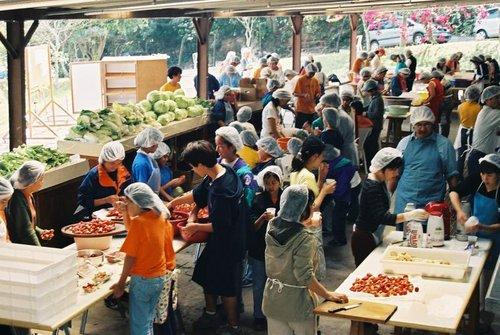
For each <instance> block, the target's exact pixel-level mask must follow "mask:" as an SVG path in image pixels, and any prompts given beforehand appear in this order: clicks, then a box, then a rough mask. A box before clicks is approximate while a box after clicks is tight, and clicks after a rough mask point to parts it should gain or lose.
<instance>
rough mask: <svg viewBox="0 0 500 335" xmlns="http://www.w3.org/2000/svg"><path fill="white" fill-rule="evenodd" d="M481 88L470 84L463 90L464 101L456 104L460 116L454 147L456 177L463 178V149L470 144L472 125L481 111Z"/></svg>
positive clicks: (472, 131)
mask: <svg viewBox="0 0 500 335" xmlns="http://www.w3.org/2000/svg"><path fill="white" fill-rule="evenodd" d="M480 98H481V90H480V89H479V87H477V86H476V85H471V86H469V87H467V89H466V90H465V101H464V102H462V103H461V104H460V105H458V108H457V112H458V116H459V118H460V126H459V127H458V131H457V136H456V138H455V143H454V147H455V149H456V150H457V157H458V159H457V168H458V177H459V178H460V179H462V178H463V175H464V165H465V151H466V150H467V149H468V147H469V146H470V145H471V144H472V138H473V133H474V125H475V124H476V119H477V116H478V114H479V112H480V111H481V105H480V104H479V99H480Z"/></svg>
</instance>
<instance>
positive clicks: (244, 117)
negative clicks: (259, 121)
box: [236, 106, 253, 122]
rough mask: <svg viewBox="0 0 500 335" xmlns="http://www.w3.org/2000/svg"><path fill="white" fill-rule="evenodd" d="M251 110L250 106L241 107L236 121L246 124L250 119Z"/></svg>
mask: <svg viewBox="0 0 500 335" xmlns="http://www.w3.org/2000/svg"><path fill="white" fill-rule="evenodd" d="M252 113H253V111H252V108H251V107H250V106H243V107H241V108H240V109H239V110H238V113H237V114H236V119H237V120H238V121H240V122H248V121H250V119H251V118H252Z"/></svg>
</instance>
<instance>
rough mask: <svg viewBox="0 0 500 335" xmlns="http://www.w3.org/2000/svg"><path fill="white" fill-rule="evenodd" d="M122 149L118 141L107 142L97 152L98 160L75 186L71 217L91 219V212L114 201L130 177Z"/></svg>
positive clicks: (121, 192) (106, 206) (129, 182)
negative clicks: (74, 204)
mask: <svg viewBox="0 0 500 335" xmlns="http://www.w3.org/2000/svg"><path fill="white" fill-rule="evenodd" d="M124 159H125V149H124V148H123V145H122V144H121V143H120V142H118V141H113V142H109V143H106V144H105V145H104V146H103V147H102V149H101V153H100V154H99V164H98V165H97V166H95V167H93V168H92V169H90V171H89V172H87V175H86V176H85V178H84V179H83V181H82V183H81V184H80V187H79V188H78V195H77V208H76V210H75V213H74V214H73V221H75V222H77V221H82V220H84V219H90V218H91V217H92V213H93V212H95V211H98V210H100V209H102V208H109V207H112V206H114V205H115V203H116V202H117V201H118V200H119V197H120V196H121V195H123V191H124V190H125V188H126V187H127V186H128V185H130V184H131V183H132V177H131V176H130V173H129V172H128V170H127V168H126V167H125V166H124V165H123V160H124Z"/></svg>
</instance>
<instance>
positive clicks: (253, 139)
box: [237, 130, 259, 169]
mask: <svg viewBox="0 0 500 335" xmlns="http://www.w3.org/2000/svg"><path fill="white" fill-rule="evenodd" d="M240 138H241V142H242V143H243V147H242V148H241V149H240V150H238V152H237V153H238V156H240V157H241V159H243V160H244V161H245V163H247V165H248V166H249V167H250V169H253V168H254V167H255V165H257V163H259V154H258V153H257V141H258V140H259V137H258V136H257V134H256V133H254V132H253V131H250V130H243V131H242V132H241V133H240Z"/></svg>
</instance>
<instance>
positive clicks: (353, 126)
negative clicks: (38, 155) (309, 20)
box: [0, 50, 500, 335]
mask: <svg viewBox="0 0 500 335" xmlns="http://www.w3.org/2000/svg"><path fill="white" fill-rule="evenodd" d="M383 56H384V52H383V50H377V51H376V52H374V53H370V54H367V53H363V54H361V55H360V57H359V58H358V59H357V60H356V62H355V63H354V67H353V73H354V75H353V83H354V84H355V86H356V87H357V91H356V92H354V91H353V90H352V89H346V90H341V91H340V93H339V94H337V93H323V92H324V89H325V87H322V83H323V84H324V83H325V81H326V80H324V81H323V82H321V81H320V80H318V79H317V78H318V74H320V73H321V72H319V68H320V66H318V65H319V64H317V62H314V59H312V58H309V59H307V61H306V62H305V63H304V66H303V68H302V69H301V71H300V73H295V72H291V71H288V70H287V71H283V70H282V69H281V66H280V65H279V57H278V56H277V55H269V57H266V58H263V59H261V60H260V62H259V66H258V67H256V68H255V69H254V76H255V77H259V78H266V79H267V84H268V85H267V87H268V89H269V92H270V94H268V95H266V97H265V98H266V99H267V102H266V103H265V104H264V109H263V111H262V120H261V121H262V124H261V131H260V134H258V133H257V131H256V128H255V126H254V125H253V124H252V123H250V119H251V116H252V110H251V109H249V108H246V107H242V108H240V109H237V101H236V99H235V91H234V89H233V87H234V83H235V82H236V79H235V77H238V76H239V75H240V74H239V72H238V68H239V67H240V65H241V63H243V62H241V63H240V60H239V59H237V57H236V56H233V57H229V58H228V59H227V61H228V62H229V64H228V65H227V68H226V70H227V71H226V72H225V73H224V75H223V76H222V77H221V78H220V88H218V89H217V90H215V89H214V90H213V93H214V98H215V100H216V101H215V105H214V107H213V110H212V114H211V117H212V121H213V122H212V123H213V129H212V130H213V132H212V133H211V135H210V137H209V138H207V139H205V140H199V141H194V142H191V143H189V144H188V145H187V147H186V148H185V149H184V150H183V151H182V153H181V155H180V157H179V159H180V161H183V162H184V163H185V164H187V165H188V166H189V167H190V168H191V169H192V171H193V172H194V173H195V174H196V175H198V176H200V177H201V178H202V181H201V183H199V184H198V185H196V186H194V188H193V190H192V191H190V192H187V193H184V194H183V195H181V196H176V195H174V194H173V188H176V187H178V186H181V185H183V184H184V183H185V179H184V177H178V178H174V177H173V171H172V170H171V168H170V167H169V166H168V161H169V160H170V159H171V158H172V157H171V155H172V151H171V150H170V148H169V147H168V146H167V144H165V143H164V142H163V138H164V135H163V134H162V133H161V132H160V131H159V130H157V129H154V128H146V129H144V130H143V131H142V132H141V133H140V134H138V135H137V137H136V138H135V141H134V144H135V146H136V147H137V148H138V151H137V155H136V157H135V159H134V162H133V164H132V169H131V171H130V172H129V171H128V170H127V168H126V167H125V166H124V165H123V160H124V158H125V150H124V148H123V146H122V145H121V144H120V143H119V142H110V143H107V144H106V145H104V146H103V148H102V151H101V154H100V157H99V164H98V165H97V166H96V167H94V168H92V169H91V170H90V172H89V173H88V174H87V176H86V177H85V179H84V180H83V182H82V185H81V186H80V188H79V190H78V208H77V209H76V211H75V218H74V219H75V221H79V220H82V219H86V218H89V217H90V216H91V214H92V213H93V212H94V211H95V210H98V209H100V208H105V207H111V206H114V207H115V208H117V209H118V210H119V211H121V212H122V214H123V217H124V222H125V225H126V227H127V229H128V236H127V238H126V239H125V243H124V244H123V246H122V249H121V250H122V251H123V252H124V253H126V258H125V264H124V267H123V272H122V275H121V278H120V280H119V281H118V282H117V283H116V284H115V285H114V286H113V291H114V296H115V298H119V297H120V296H122V295H123V294H124V289H125V283H126V281H127V278H128V277H130V278H131V280H130V286H129V292H130V293H129V295H130V296H129V302H130V329H131V334H134V335H135V334H141V335H143V334H150V333H151V331H152V330H153V325H155V326H154V331H155V333H158V334H175V322H174V318H173V315H172V305H173V301H172V300H173V298H172V294H171V292H172V290H173V286H174V281H175V280H174V279H173V278H174V276H173V275H172V273H173V272H174V269H175V254H174V252H173V247H172V239H173V229H172V226H171V225H170V224H169V221H168V218H169V215H170V211H169V210H172V209H173V208H174V207H175V206H177V205H179V204H183V203H194V204H195V207H194V209H193V210H192V212H191V213H190V216H189V219H188V224H187V225H186V226H185V227H184V228H183V230H184V232H185V233H186V234H188V235H189V234H191V235H192V234H195V233H197V232H198V231H203V232H209V233H210V235H209V238H208V241H207V243H206V245H205V248H204V249H203V252H202V253H201V255H200V257H199V259H198V260H197V261H196V264H195V269H194V273H193V278H192V279H193V281H194V282H196V283H198V284H199V285H200V286H201V287H202V288H203V292H204V298H205V308H204V311H203V314H202V316H201V317H200V318H199V319H198V320H197V321H196V322H195V325H194V326H195V327H196V328H197V329H207V328H212V329H215V328H217V327H218V326H220V324H221V320H222V318H221V317H220V313H221V312H219V311H218V309H217V304H218V302H219V301H221V302H222V306H223V312H222V314H223V315H224V318H223V319H224V320H225V321H226V322H225V324H224V325H223V327H222V328H220V329H219V330H218V333H220V334H242V333H243V329H242V327H241V326H240V324H239V313H240V311H241V308H242V307H243V306H242V298H241V292H242V287H243V284H244V283H246V284H251V285H252V289H253V301H254V311H253V316H254V327H255V328H256V329H257V330H266V329H267V331H268V333H269V334H273V335H281V334H291V333H295V334H306V335H309V334H310V335H312V334H315V328H316V318H315V317H314V315H313V313H312V310H313V308H314V306H315V304H316V302H317V298H322V299H326V300H331V301H336V302H347V301H348V297H347V296H345V295H343V294H338V293H335V292H332V291H330V290H328V289H327V288H326V287H324V285H323V284H322V281H323V279H324V278H325V274H326V262H325V255H324V247H327V246H328V247H335V248H339V247H345V246H346V245H347V236H348V234H347V233H346V227H347V226H348V224H349V223H351V224H354V226H353V234H352V237H351V250H352V254H353V258H354V262H355V264H356V265H359V264H360V263H361V262H362V261H363V260H364V259H365V258H366V257H367V256H368V255H369V254H370V253H371V251H373V249H375V248H376V246H377V245H378V244H379V243H380V240H381V233H382V231H383V229H384V227H385V226H396V228H397V229H399V230H401V229H402V223H403V222H406V221H409V220H412V219H425V218H427V216H428V214H427V213H426V212H425V211H424V210H422V208H423V207H425V205H426V204H427V203H428V202H430V201H443V200H444V199H445V197H446V196H447V193H448V191H449V197H450V199H451V202H452V205H453V206H454V208H455V210H456V211H457V219H458V223H459V224H464V222H465V220H467V219H468V217H469V216H470V215H474V216H476V217H477V218H478V219H479V224H478V225H476V226H475V227H474V229H475V230H476V231H477V234H478V236H480V237H484V238H488V239H490V240H492V241H493V249H492V252H491V254H490V260H489V262H488V265H487V267H488V269H490V270H491V269H492V266H493V264H494V263H495V262H496V259H497V258H498V250H499V246H500V232H499V229H500V224H499V220H498V215H499V214H498V213H499V211H498V208H500V207H499V204H500V202H499V201H500V198H499V197H498V185H499V179H498V178H499V169H500V156H499V154H498V150H499V147H500V142H499V140H498V139H499V137H498V135H499V131H500V113H499V109H500V87H499V86H498V85H496V84H495V82H494V80H495V79H494V78H495V77H493V78H492V77H491V72H488V73H489V75H488V76H487V75H486V74H485V72H484V71H483V70H481V69H482V68H483V67H484V66H482V65H480V66H479V67H478V68H477V72H476V78H475V79H474V82H473V83H472V85H471V86H470V87H468V88H467V90H466V91H465V101H464V102H462V103H461V104H460V106H458V114H459V119H460V128H459V131H458V135H457V141H456V142H455V146H454V145H453V143H452V142H451V141H450V140H449V139H448V138H447V137H446V136H443V135H442V134H441V133H440V127H438V125H439V123H440V120H441V116H442V110H443V99H442V96H443V86H444V85H443V82H444V80H443V79H444V75H443V73H442V72H441V70H439V69H438V70H434V71H432V72H430V73H428V72H423V73H421V74H420V75H418V74H417V73H415V69H416V65H417V60H416V58H415V57H414V56H413V55H412V53H411V52H410V51H408V52H407V53H406V57H405V56H403V55H397V56H395V57H393V58H392V59H393V60H394V62H396V68H395V71H394V73H395V75H394V77H393V78H392V79H391V81H390V85H388V83H386V80H385V76H386V74H387V72H388V70H387V68H385V67H384V66H383V65H381V64H380V61H381V60H380V58H381V57H383ZM476 58H477V59H476ZM481 59H482V58H481V57H479V56H478V57H474V59H473V60H472V61H473V62H477V61H478V60H481ZM486 59H488V58H487V57H485V60H486ZM452 60H453V61H451V62H450V61H449V62H446V64H448V63H449V64H448V65H446V66H450V68H453V71H458V69H459V61H460V57H459V56H458V55H455V56H452ZM489 62H490V63H491V64H493V61H492V60H490V61H489ZM247 64H248V63H247ZM440 64H441V61H440ZM480 64H484V62H483V63H480ZM438 65H439V64H438ZM440 66H441V68H442V64H441V65H440ZM488 66H489V65H488ZM481 71H483V72H481ZM495 71H496V72H495V73H497V74H498V65H496V70H495ZM181 74H182V71H181V70H180V69H179V68H175V67H173V68H170V69H169V72H168V76H169V78H170V81H169V82H168V83H167V84H166V85H164V87H163V89H165V90H175V89H178V87H179V86H178V83H179V80H180V76H181ZM320 77H322V76H320ZM496 78H498V76H497V77H496ZM417 80H419V81H421V82H423V83H424V84H426V85H427V90H428V93H429V97H428V98H427V99H426V100H424V101H423V105H422V106H420V107H418V108H415V109H414V110H413V111H412V114H411V118H410V123H411V125H412V127H413V129H412V133H411V134H410V135H408V136H406V137H404V138H403V139H402V140H401V141H400V142H399V144H398V145H397V148H383V149H380V145H379V137H380V133H381V131H382V129H383V124H384V111H385V106H384V98H383V96H384V95H387V94H395V93H397V92H401V91H408V90H411V88H412V87H413V85H414V82H415V81H417ZM214 83H215V82H214ZM287 83H288V84H289V86H288V87H287V88H285V86H286V84H287ZM287 113H291V115H293V117H294V121H295V122H294V124H293V125H285V124H284V121H283V119H284V115H286V114H287ZM365 130H367V134H368V136H367V137H366V140H365V142H364V147H360V144H359V143H357V138H358V137H359V134H360V132H363V131H365ZM259 135H260V136H259ZM363 151H364V153H365V155H364V156H365V157H366V158H365V159H364V160H363V162H362V163H363V164H365V165H367V168H368V170H369V173H368V175H367V176H365V179H364V181H363V180H362V178H361V176H360V173H359V170H360V169H359V168H360V164H361V160H360V157H359V156H358V154H359V152H363ZM44 170H45V166H44V165H43V164H40V163H38V162H27V163H25V164H23V165H22V166H21V167H20V168H19V170H18V171H16V173H15V174H14V175H13V176H12V178H11V180H10V181H6V180H4V179H0V199H1V201H0V209H1V210H0V239H4V240H10V241H11V242H14V243H24V244H32V245H40V243H39V238H42V239H50V238H51V237H52V236H53V231H49V230H40V229H39V228H37V227H36V225H35V222H36V208H35V205H34V202H33V197H32V194H33V193H34V192H36V191H37V190H39V189H40V187H41V185H42V184H43V175H44ZM392 195H395V208H394V209H391V206H390V203H391V201H390V198H391V196H392ZM465 196H470V197H471V198H472V199H473V205H472V211H471V213H466V212H465V211H464V209H463V208H462V207H461V202H460V199H461V198H462V197H465ZM9 199H10V200H9ZM410 203H412V204H414V205H415V208H416V209H413V210H410V211H405V207H406V205H407V204H410ZM205 207H208V213H209V222H210V223H200V222H197V214H198V211H199V210H201V209H203V208H205ZM4 222H6V224H5V223H4ZM324 240H325V241H326V240H328V243H324ZM166 283H168V286H166ZM165 287H167V289H165ZM219 299H220V300H219ZM159 300H161V301H162V306H163V310H161V311H160V313H159V311H158V308H157V304H158V301H159ZM159 314H161V315H159Z"/></svg>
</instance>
